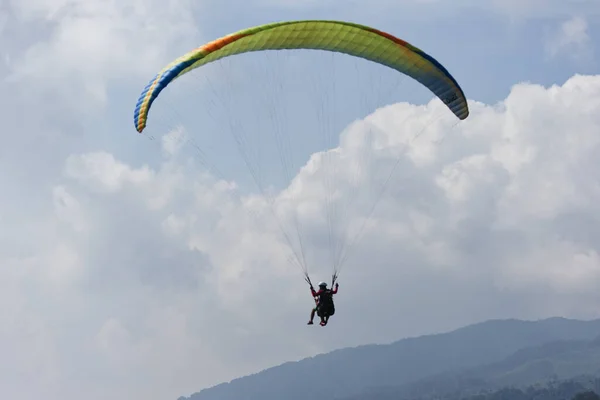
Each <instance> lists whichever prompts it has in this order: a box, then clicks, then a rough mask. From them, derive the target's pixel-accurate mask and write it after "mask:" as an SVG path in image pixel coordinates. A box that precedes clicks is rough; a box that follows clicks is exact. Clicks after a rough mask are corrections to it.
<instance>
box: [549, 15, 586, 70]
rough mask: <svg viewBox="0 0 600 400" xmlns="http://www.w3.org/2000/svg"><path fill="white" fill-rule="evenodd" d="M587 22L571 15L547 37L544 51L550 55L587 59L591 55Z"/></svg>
mask: <svg viewBox="0 0 600 400" xmlns="http://www.w3.org/2000/svg"><path fill="white" fill-rule="evenodd" d="M591 44H592V41H591V38H590V35H589V32H588V23H587V21H586V19H585V18H583V17H579V16H576V17H572V18H570V19H568V20H566V21H564V22H562V24H561V25H560V27H559V28H558V29H557V31H556V32H555V33H554V34H553V35H552V36H551V37H550V38H548V39H547V42H546V52H547V53H548V55H550V56H551V57H556V56H559V55H561V56H566V57H569V58H572V59H575V60H584V61H585V60H589V58H590V57H591V56H592V48H591Z"/></svg>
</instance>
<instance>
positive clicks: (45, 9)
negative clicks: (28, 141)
mask: <svg viewBox="0 0 600 400" xmlns="http://www.w3.org/2000/svg"><path fill="white" fill-rule="evenodd" d="M198 5H199V4H195V3H194V2H190V1H188V0H169V1H143V0H126V1H121V0H118V1H117V0H114V1H113V0H111V1H89V0H86V1H82V0H37V1H11V2H10V6H11V7H12V8H11V12H12V15H13V16H14V20H15V21H18V22H20V23H21V24H22V25H20V28H18V29H17V28H14V30H13V31H12V32H10V33H11V35H12V36H13V43H16V42H20V43H21V46H20V47H19V48H18V50H17V49H14V52H15V53H16V54H11V58H12V59H13V61H12V62H11V75H10V79H11V80H12V81H15V80H16V81H26V82H28V83H29V84H30V88H29V90H31V91H34V92H36V94H37V93H39V91H41V90H52V91H53V92H54V96H55V97H58V98H62V100H64V101H65V102H68V103H71V105H78V104H81V103H82V98H84V99H85V102H87V101H90V100H95V101H98V102H100V103H101V104H102V103H105V102H106V101H107V93H106V91H107V87H106V85H107V84H108V83H109V82H111V81H120V82H126V80H127V79H129V78H130V77H131V76H132V75H133V76H136V77H138V76H144V77H147V76H151V74H152V73H154V72H156V71H157V70H158V68H159V67H157V65H163V64H165V63H166V62H167V60H169V59H170V58H172V57H173V56H174V54H179V53H180V52H182V51H185V50H189V49H191V48H193V47H194V46H196V45H197V43H198V29H197V26H196V25H195V24H194V20H193V13H192V10H193V8H194V7H197V6H198ZM33 33H37V34H38V35H33ZM40 35H41V37H43V38H44V39H42V40H34V41H32V40H31V38H32V37H36V39H37V37H40ZM178 52H179V53H178ZM65 81H71V82H72V83H76V86H75V90H73V86H72V85H65V83H64V82H65ZM34 82H35V84H34ZM68 90H73V91H72V92H71V91H68ZM72 99H77V101H75V102H73V101H69V100H72Z"/></svg>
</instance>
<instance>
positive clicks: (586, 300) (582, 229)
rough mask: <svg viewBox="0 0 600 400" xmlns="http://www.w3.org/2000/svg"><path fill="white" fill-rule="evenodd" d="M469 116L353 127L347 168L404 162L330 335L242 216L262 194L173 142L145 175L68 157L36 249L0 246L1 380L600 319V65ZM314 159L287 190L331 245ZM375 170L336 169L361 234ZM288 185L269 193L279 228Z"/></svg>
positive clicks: (344, 290) (308, 226)
mask: <svg viewBox="0 0 600 400" xmlns="http://www.w3.org/2000/svg"><path fill="white" fill-rule="evenodd" d="M471 109H472V115H471V116H470V117H469V119H468V120H467V121H465V122H464V123H462V124H460V125H458V126H457V127H456V128H454V129H452V130H450V127H451V123H449V122H443V121H442V122H439V123H436V124H432V125H431V126H430V130H429V131H428V132H427V134H425V135H423V137H421V138H419V140H415V141H412V142H410V143H409V142H406V140H405V139H401V140H399V136H398V135H397V134H396V133H397V132H398V131H400V130H401V129H402V128H406V126H417V125H419V121H421V122H422V121H424V120H427V119H429V118H430V117H431V115H432V114H436V113H438V112H439V110H440V104H439V102H432V103H431V104H429V105H428V106H427V107H416V106H410V105H406V104H404V105H402V104H400V105H394V106H389V107H385V108H382V109H380V110H378V111H377V112H375V113H374V114H372V115H370V116H369V117H367V118H366V119H365V120H364V121H359V122H357V123H355V124H353V125H352V126H351V127H349V129H347V130H346V131H345V132H344V134H343V139H342V142H341V143H342V144H341V147H340V148H339V149H337V150H336V152H337V153H336V154H337V157H339V162H340V163H342V164H341V165H343V166H353V165H355V164H356V163H357V162H358V161H357V157H360V156H361V155H363V154H364V152H363V151H362V146H365V145H366V144H367V143H371V144H372V145H373V146H375V149H379V151H375V152H373V153H372V154H373V155H374V156H376V157H378V158H375V159H373V160H372V164H371V167H372V168H377V167H381V166H383V165H388V166H389V165H390V164H391V163H393V162H394V161H395V158H396V157H397V156H398V155H401V156H402V157H401V164H400V168H399V169H398V171H397V174H396V177H395V178H394V180H393V181H392V185H391V186H390V191H389V192H388V193H387V194H386V195H385V197H384V198H382V201H381V203H380V207H379V209H378V211H377V212H376V213H375V215H374V216H373V228H371V229H369V230H368V231H367V232H366V234H365V236H364V239H363V241H362V242H361V245H360V246H358V247H357V248H356V249H355V252H354V253H352V257H351V258H350V259H349V262H348V265H346V266H345V267H344V270H343V275H342V276H341V284H342V286H341V289H340V294H339V296H338V308H339V313H338V315H336V317H335V320H334V321H333V323H332V324H331V326H329V327H328V328H327V329H328V330H327V331H326V335H323V331H322V330H321V331H319V330H316V329H308V328H307V327H305V326H304V323H305V319H306V318H307V317H308V312H309V310H310V306H311V304H310V301H311V300H310V297H309V296H308V294H307V288H306V287H305V285H304V283H303V282H302V280H301V278H300V276H299V275H298V274H297V271H296V270H294V268H293V266H291V265H289V264H288V263H287V261H286V256H287V253H286V252H284V251H283V248H284V247H282V246H279V245H276V243H278V242H279V243H284V240H283V239H282V237H281V235H280V234H279V232H278V228H277V225H276V224H275V223H273V221H271V220H269V219H266V218H264V219H260V220H259V221H260V223H256V220H255V219H254V218H253V217H252V213H251V212H249V210H250V209H252V210H253V211H257V212H258V215H263V216H264V215H266V214H267V213H266V212H265V210H264V207H265V202H264V201H262V200H261V199H260V198H257V197H254V198H239V197H237V196H236V195H234V194H235V189H236V187H235V185H232V184H231V183H228V182H224V181H219V180H215V179H214V178H212V177H211V176H210V175H208V174H206V173H204V172H203V171H201V170H200V169H199V166H198V165H196V164H194V163H192V162H190V161H189V160H187V159H185V155H184V152H178V151H173V150H174V149H175V147H170V145H165V146H166V149H165V150H166V151H165V152H164V153H163V155H164V156H165V157H166V158H164V159H163V162H162V164H160V165H158V166H157V167H153V168H151V167H150V166H146V165H143V164H141V165H137V166H134V165H131V164H130V163H128V162H127V161H126V160H124V159H119V158H118V157H116V156H114V155H112V154H109V153H107V152H102V151H93V152H88V153H83V154H73V155H71V156H70V157H68V158H67V159H66V160H65V162H64V169H63V176H62V177H61V178H60V179H55V180H54V181H53V183H52V184H51V185H50V186H49V187H48V188H47V192H46V197H45V198H40V199H39V200H41V201H42V202H44V203H45V204H47V208H45V209H42V211H43V210H49V211H50V213H36V214H34V215H32V216H30V217H28V216H27V214H26V213H25V214H23V215H22V219H21V221H22V222H21V225H20V226H12V229H13V231H12V232H13V233H12V234H13V240H14V241H16V242H18V243H21V244H27V246H26V248H27V249H28V251H27V252H26V253H23V254H19V253H14V252H10V251H9V249H8V248H1V249H0V255H1V256H2V260H0V261H1V265H3V268H2V269H1V270H0V274H1V276H0V300H2V304H4V305H5V306H4V309H3V310H2V314H1V315H0V318H1V319H2V321H1V322H2V324H0V326H2V328H1V330H0V339H2V340H0V343H4V346H5V347H1V348H0V352H1V353H2V354H5V355H7V356H5V357H3V361H2V363H4V367H6V368H5V372H4V374H3V376H2V378H0V379H2V381H1V382H0V384H1V386H2V387H5V388H7V393H9V394H14V395H15V396H16V395H17V394H19V396H18V397H19V398H23V399H25V400H26V399H30V398H31V399H33V398H39V397H40V396H42V395H43V396H45V398H49V399H58V398H61V399H67V400H68V399H71V398H72V399H75V398H80V397H81V395H82V393H85V395H86V396H88V397H89V398H90V399H103V398H107V397H110V398H114V399H125V398H131V397H136V398H144V399H148V400H153V399H164V398H176V397H177V396H179V395H183V394H188V393H190V392H193V391H196V390H198V389H200V388H201V387H202V386H204V385H209V384H213V383H216V382H219V381H221V380H225V379H229V378H232V377H234V376H236V375H238V374H242V373H248V372H252V371H255V370H256V369H259V368H263V367H266V366H269V365H271V364H273V363H276V362H280V361H285V360H289V359H294V358H299V357H303V356H308V355H311V354H313V353H314V352H318V351H323V350H326V349H330V348H333V347H338V346H344V345H354V344H358V343H364V342H371V341H382V340H385V341H387V340H392V339H394V338H397V337H399V336H403V335H410V334H416V333H419V332H424V331H429V330H436V329H445V328H450V327H453V326H456V325H461V324H464V323H469V322H473V321H476V320H480V319H482V318H491V317H506V316H511V317H526V318H527V317H531V318H538V317H544V316H550V315H555V314H563V315H566V316H571V317H592V316H595V313H596V310H597V306H598V303H599V302H600V297H599V296H598V294H597V293H599V292H600V291H599V290H598V289H600V288H599V287H598V285H599V284H598V283H597V282H600V279H599V278H600V259H599V257H598V252H599V251H600V249H599V248H598V245H597V243H596V242H595V240H594V238H595V237H597V235H598V233H600V232H598V230H597V226H598V223H597V221H596V215H598V213H599V211H600V210H599V209H598V207H599V206H598V204H599V202H598V201H597V200H598V198H600V185H599V184H598V180H597V179H596V177H595V174H594V173H590V171H596V170H598V167H599V166H600V165H599V161H598V160H600V157H599V156H600V154H599V152H600V146H599V144H600V143H599V139H598V138H597V132H598V129H599V128H600V117H599V115H600V112H599V111H600V76H574V77H573V78H571V79H570V80H569V81H568V82H566V83H565V84H564V85H562V86H553V87H550V88H544V87H541V86H538V85H532V84H520V85H516V86H515V87H514V88H513V89H512V91H511V93H510V95H509V96H508V98H507V99H506V100H505V101H504V102H502V103H500V104H497V105H494V106H488V105H485V104H481V103H476V102H472V103H471ZM366 132H371V133H372V134H373V137H372V139H373V140H372V141H370V142H369V141H366V140H365V137H366V136H368V135H367V133H366ZM176 136H177V135H176ZM442 139H443V140H442ZM167 143H170V142H167ZM384 146H389V147H384ZM184 147H185V146H184ZM158 153H160V149H158ZM323 157H324V154H320V155H315V156H314V157H313V159H312V160H311V163H310V165H309V166H307V167H306V168H304V169H303V170H302V171H301V172H300V173H299V175H298V176H297V177H296V179H295V182H294V186H293V189H290V190H293V191H294V199H295V201H297V202H299V203H298V204H300V206H301V207H299V208H300V209H301V210H302V212H301V213H299V216H300V218H301V222H302V224H303V227H304V228H305V229H304V232H308V233H310V235H309V237H315V238H325V237H327V236H326V234H325V232H324V229H326V225H325V224H324V222H323V219H322V217H321V215H322V214H321V213H322V212H323V204H324V203H323V199H322V197H321V196H320V195H319V193H320V191H322V190H323V188H324V181H323V179H324V175H323V172H322V170H321V169H319V165H320V163H321V162H322V161H323ZM375 170H376V169H366V170H363V171H362V172H363V175H360V174H358V175H354V174H352V173H349V169H348V168H339V173H340V175H339V176H340V179H339V182H346V183H344V184H340V185H338V186H337V189H338V190H340V191H341V192H340V194H341V196H342V197H341V199H344V198H347V197H348V196H350V194H351V195H352V196H357V198H356V204H355V206H354V207H352V208H350V209H349V211H348V214H347V215H348V218H349V220H348V221H349V223H350V224H351V226H360V224H361V221H362V220H361V219H360V218H359V217H360V216H361V215H365V214H367V211H368V207H365V205H364V202H363V200H365V197H364V196H366V195H367V190H366V188H365V186H364V185H365V183H367V182H368V179H367V178H368V177H367V175H366V174H365V173H367V172H372V171H375ZM344 177H345V178H344ZM357 177H358V178H357ZM350 178H352V179H355V178H356V180H355V181H353V180H352V179H350ZM344 179H347V181H344ZM351 182H358V183H359V184H360V187H362V189H361V190H358V191H354V190H352V187H351V185H350V184H349V183H351ZM289 195H290V191H289V190H288V191H282V192H281V193H280V194H279V199H280V200H281V201H282V202H281V203H280V204H277V205H276V210H278V211H279V212H280V213H281V214H280V215H281V217H282V218H283V219H284V220H285V219H287V218H289V217H290V214H289V213H290V212H291V211H292V210H294V208H293V207H291V208H290V207H289V204H288V203H286V202H287V201H288V200H286V201H283V200H284V199H286V196H289ZM29 219H31V220H29ZM30 224H34V225H35V228H36V229H35V231H32V230H30V229H29V226H30ZM31 232H35V235H34V236H32V235H31ZM313 235H314V236H313ZM313 240H317V241H318V239H313ZM308 245H309V246H313V247H315V248H316V247H317V243H316V242H314V243H313V242H311V243H309V244H308ZM316 279H320V277H318V275H317V277H316ZM373 292H377V293H380V295H378V296H365V295H364V293H373ZM431 293H435V294H436V295H435V296H432V295H431ZM274 298H275V299H276V300H275V301H273V299H274ZM7 305H10V306H7ZM591 305H593V306H594V307H592V306H591ZM373 309H378V310H380V312H378V313H373V312H369V310H373ZM415 309H418V310H419V312H418V313H415ZM342 331H344V332H345V333H344V334H343V335H342V334H341V332H342ZM315 334H317V335H318V337H319V338H318V339H316V337H315V336H314V335H315ZM32 344H33V345H32ZM8 367H10V368H8Z"/></svg>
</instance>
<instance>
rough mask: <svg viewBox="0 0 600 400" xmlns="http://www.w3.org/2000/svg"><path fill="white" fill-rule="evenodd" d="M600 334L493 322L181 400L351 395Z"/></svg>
mask: <svg viewBox="0 0 600 400" xmlns="http://www.w3.org/2000/svg"><path fill="white" fill-rule="evenodd" d="M599 333H600V320H594V321H577V320H569V319H564V318H551V319H546V320H541V321H520V320H493V321H487V322H483V323H479V324H475V325H470V326H467V327H464V328H461V329H457V330H455V331H452V332H448V333H442V334H436V335H427V336H421V337H417V338H410V339H403V340H400V341H397V342H394V343H392V344H387V345H367V346H360V347H356V348H348V349H341V350H336V351H333V352H331V353H328V354H322V355H319V356H316V357H312V358H307V359H304V360H301V361H297V362H289V363H285V364H283V365H280V366H278V367H273V368H269V369H267V370H264V371H262V372H259V373H257V374H254V375H251V376H247V377H243V378H239V379H235V380H233V381H231V382H229V383H223V384H220V385H217V386H214V387H212V388H209V389H205V390H202V391H200V392H198V393H195V394H193V395H191V396H190V397H189V398H187V399H186V398H185V397H182V398H180V400H242V399H244V400H246V399H260V400H281V399H286V400H301V399H302V400H304V399H305V398H306V397H312V396H326V397H329V398H352V397H353V396H358V395H361V394H363V393H368V392H369V391H370V390H379V389H380V388H385V387H388V388H390V387H393V388H398V387H400V386H401V385H405V384H410V383H414V382H418V381H419V380H422V379H425V378H428V377H431V376H434V375H440V374H443V373H452V372H453V371H457V370H464V369H468V368H470V367H476V366H481V365H488V366H489V368H492V366H491V365H492V364H493V363H495V362H502V361H503V360H504V362H508V361H507V360H508V358H509V357H510V356H514V357H519V355H518V354H519V353H516V352H518V351H519V350H523V351H525V352H527V351H535V350H533V349H528V350H524V349H527V348H532V347H535V346H541V345H543V344H547V343H551V342H557V341H590V340H592V339H594V338H595V337H596V336H597V335H598V334H599ZM540 351H541V350H540ZM521 356H524V353H523V354H521ZM438 378H439V377H438Z"/></svg>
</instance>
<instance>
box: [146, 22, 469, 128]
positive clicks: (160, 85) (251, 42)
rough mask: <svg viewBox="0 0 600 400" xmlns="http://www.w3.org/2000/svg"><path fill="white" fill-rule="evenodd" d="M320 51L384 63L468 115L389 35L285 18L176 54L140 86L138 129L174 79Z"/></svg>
mask: <svg viewBox="0 0 600 400" xmlns="http://www.w3.org/2000/svg"><path fill="white" fill-rule="evenodd" d="M283 49H288V50H291V49H312V50H325V51H333V52H339V53H345V54H348V55H352V56H356V57H360V58H364V59H366V60H370V61H373V62H376V63H379V64H382V65H386V66H388V67H390V68H392V69H395V70H397V71H399V72H401V73H403V74H406V75H408V76H410V77H412V78H413V79H415V80H417V81H418V82H420V83H421V84H423V85H424V86H426V87H427V88H429V90H431V91H432V92H433V93H434V94H435V95H436V96H437V97H439V98H440V99H441V100H442V101H443V102H444V103H445V104H446V106H447V107H448V108H449V109H450V110H451V111H452V112H453V113H454V114H455V115H456V116H457V117H458V118H459V119H465V118H467V117H468V115H469V108H468V105H467V100H466V99H465V96H464V93H463V91H462V89H461V88H460V86H459V85H458V83H457V82H456V80H455V79H454V78H453V77H452V75H450V73H449V72H448V71H447V70H446V69H445V68H444V67H443V66H442V65H441V64H440V63H439V62H437V61H436V60H435V59H433V58H432V57H431V56H429V55H428V54H426V53H424V52H423V51H421V50H420V49H418V48H416V47H414V46H412V45H411V44H409V43H407V42H405V41H403V40H401V39H398V38H396V37H394V36H392V35H390V34H388V33H385V32H381V31H379V30H376V29H373V28H370V27H367V26H363V25H358V24H352V23H348V22H340V21H289V22H279V23H272V24H267V25H261V26H257V27H253V28H249V29H245V30H242V31H239V32H236V33H233V34H231V35H228V36H225V37H223V38H221V39H217V40H215V41H212V42H210V43H207V44H205V45H203V46H201V47H199V48H197V49H195V50H192V51H190V52H189V53H187V54H185V55H183V56H182V57H179V58H178V59H176V60H175V61H173V62H172V63H171V64H169V65H167V66H166V67H165V68H164V69H163V70H162V71H161V72H159V73H158V74H157V75H156V77H155V78H154V79H152V80H151V81H150V83H149V84H148V85H147V86H146V88H144V90H143V91H142V94H141V95H140V98H139V100H138V102H137V105H136V108H135V115H134V122H135V126H136V129H137V131H138V132H142V130H143V129H144V128H145V127H146V121H147V118H148V112H149V109H150V106H151V105H152V102H153V101H154V100H155V99H156V97H157V96H158V94H159V93H160V92H161V91H162V90H163V89H164V88H165V87H166V86H167V85H168V84H169V83H170V82H172V81H173V79H175V78H177V77H179V76H181V75H183V74H185V73H187V72H189V71H191V70H192V69H194V68H198V67H200V66H202V65H205V64H208V63H210V62H212V61H216V60H219V59H221V58H224V57H228V56H231V55H235V54H241V53H247V52H251V51H263V50H283Z"/></svg>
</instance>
